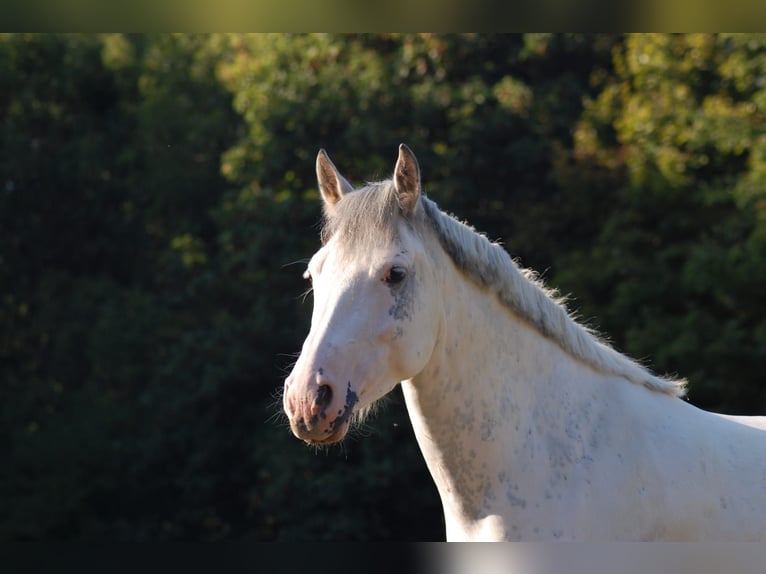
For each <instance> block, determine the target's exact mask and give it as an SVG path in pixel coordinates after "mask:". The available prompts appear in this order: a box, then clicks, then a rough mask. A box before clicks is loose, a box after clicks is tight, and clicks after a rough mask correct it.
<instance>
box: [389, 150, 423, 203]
mask: <svg viewBox="0 0 766 574" xmlns="http://www.w3.org/2000/svg"><path fill="white" fill-rule="evenodd" d="M394 188H395V189H396V199H397V201H398V202H399V207H400V208H401V209H402V211H403V212H404V214H405V215H412V213H413V212H414V211H415V208H416V207H417V206H418V199H420V166H418V160H417V158H416V157H415V154H414V153H412V150H411V149H410V148H408V147H407V146H406V145H404V144H399V159H397V160H396V167H395V168H394Z"/></svg>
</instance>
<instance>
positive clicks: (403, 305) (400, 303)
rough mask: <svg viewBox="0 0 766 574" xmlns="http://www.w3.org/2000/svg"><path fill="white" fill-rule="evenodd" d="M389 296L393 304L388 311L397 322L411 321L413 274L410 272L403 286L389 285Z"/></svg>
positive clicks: (413, 290) (413, 288)
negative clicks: (392, 299)
mask: <svg viewBox="0 0 766 574" xmlns="http://www.w3.org/2000/svg"><path fill="white" fill-rule="evenodd" d="M389 288H390V290H391V296H392V297H393V298H394V304H393V305H392V306H391V308H390V309H389V310H388V314H389V315H391V316H392V317H393V318H394V319H396V320H397V321H401V320H402V319H409V320H410V321H411V320H412V308H413V304H414V292H415V272H414V271H413V270H410V272H409V273H408V275H407V278H406V279H405V280H404V283H403V284H397V285H390V287H389Z"/></svg>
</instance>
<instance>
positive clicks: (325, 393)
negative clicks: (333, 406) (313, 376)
mask: <svg viewBox="0 0 766 574" xmlns="http://www.w3.org/2000/svg"><path fill="white" fill-rule="evenodd" d="M330 401H332V389H331V388H330V385H327V384H323V385H319V389H318V390H317V400H316V405H317V406H318V407H319V408H320V409H324V408H326V407H327V405H329V404H330Z"/></svg>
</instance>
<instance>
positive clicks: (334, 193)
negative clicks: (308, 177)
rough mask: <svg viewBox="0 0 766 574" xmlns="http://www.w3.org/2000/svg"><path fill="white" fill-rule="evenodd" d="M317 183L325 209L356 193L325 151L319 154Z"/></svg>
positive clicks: (320, 151) (321, 150)
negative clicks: (353, 192) (345, 196)
mask: <svg viewBox="0 0 766 574" xmlns="http://www.w3.org/2000/svg"><path fill="white" fill-rule="evenodd" d="M317 182H318V183H319V193H320V194H321V195H322V199H323V200H324V203H325V207H328V208H329V207H332V206H333V205H335V204H336V203H338V201H339V200H340V198H341V197H343V196H344V195H345V194H347V193H351V192H352V191H354V188H353V186H352V185H351V184H350V183H349V182H348V181H346V179H345V178H344V177H343V176H342V175H341V174H340V173H339V172H338V169H337V168H336V167H335V164H333V163H332V161H330V156H328V155H327V152H326V151H325V150H323V149H320V150H319V153H318V154H317Z"/></svg>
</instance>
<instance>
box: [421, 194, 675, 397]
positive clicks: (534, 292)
mask: <svg viewBox="0 0 766 574" xmlns="http://www.w3.org/2000/svg"><path fill="white" fill-rule="evenodd" d="M421 204H422V206H423V208H424V212H425V216H426V217H425V218H426V220H428V221H429V222H430V226H431V228H432V229H433V230H434V232H435V233H436V236H437V237H438V240H439V243H440V244H441V246H442V248H443V249H444V251H445V252H446V253H447V254H448V255H449V256H450V258H451V259H452V261H453V262H454V263H455V265H456V266H457V267H458V269H460V270H461V271H462V272H463V273H465V275H466V276H468V277H469V278H470V279H472V280H473V281H474V282H476V283H478V284H479V285H481V286H482V287H485V288H486V289H487V290H488V291H490V292H492V293H494V294H495V295H496V296H497V298H498V300H499V301H500V302H501V303H502V304H503V305H505V306H506V307H508V308H509V309H510V310H511V311H513V312H514V313H515V314H516V315H517V316H519V317H520V318H521V319H522V320H524V321H525V322H526V323H528V324H529V325H531V326H532V327H533V328H535V329H536V330H537V331H538V332H539V333H541V334H542V335H543V336H545V337H546V338H548V339H550V340H552V341H554V342H555V343H557V344H558V345H559V347H561V348H562V349H563V350H564V351H566V352H567V353H569V354H570V355H572V356H573V357H575V358H577V359H579V360H581V361H583V362H584V363H585V364H587V365H590V366H591V367H592V368H593V369H595V370H596V371H599V372H602V373H605V374H611V375H617V376H620V377H624V378H626V379H628V380H629V381H631V382H633V383H637V384H641V385H643V386H645V387H648V388H649V389H651V390H653V391H657V392H661V393H666V394H669V395H672V396H683V395H684V394H685V385H686V381H684V380H682V379H678V380H676V379H670V378H664V377H658V376H656V375H654V374H652V373H651V372H650V371H649V370H647V369H646V368H644V367H643V366H642V365H640V364H638V363H637V362H635V361H633V360H632V359H630V358H628V357H627V356H625V355H623V354H621V353H619V352H617V351H616V350H615V349H614V348H612V347H611V346H610V345H609V344H608V343H606V342H605V341H603V340H602V339H600V338H599V337H598V335H597V334H596V333H595V332H594V331H593V330H591V329H589V328H588V327H585V326H584V325H581V324H580V323H578V322H577V321H575V319H574V318H573V317H572V315H571V314H570V313H569V311H568V310H567V308H566V306H565V305H564V299H563V298H561V297H558V296H557V293H556V291H555V290H551V289H547V288H546V287H545V286H544V284H543V282H542V281H541V280H540V278H539V277H538V275H537V273H535V272H534V271H532V270H530V269H523V268H521V267H519V266H518V265H517V264H516V262H514V261H513V259H512V258H511V256H510V255H509V254H508V252H507V251H505V249H503V248H502V247H501V246H500V245H499V244H497V243H494V242H492V241H490V240H489V239H487V237H486V236H484V235H482V234H480V233H477V232H476V230H474V228H473V227H471V226H469V225H467V224H465V223H462V222H460V221H459V220H457V219H456V218H454V217H452V216H451V215H448V214H446V213H444V212H443V211H441V210H440V209H439V207H438V206H437V205H436V204H435V203H434V202H433V201H431V200H429V199H428V198H425V197H422V198H421Z"/></svg>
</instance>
